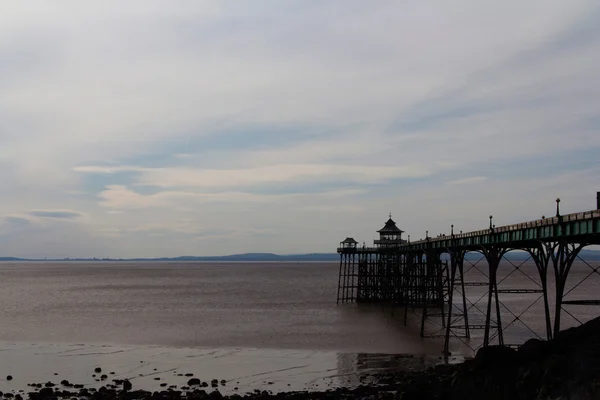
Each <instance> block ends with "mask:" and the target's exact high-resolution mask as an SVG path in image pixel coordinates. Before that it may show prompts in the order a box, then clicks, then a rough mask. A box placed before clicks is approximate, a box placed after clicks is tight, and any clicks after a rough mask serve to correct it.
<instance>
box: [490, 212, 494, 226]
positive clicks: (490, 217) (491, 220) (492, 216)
mask: <svg viewBox="0 0 600 400" xmlns="http://www.w3.org/2000/svg"><path fill="white" fill-rule="evenodd" d="M492 218H494V217H493V216H492V215H490V229H493V226H492Z"/></svg>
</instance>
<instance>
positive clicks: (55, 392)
mask: <svg viewBox="0 0 600 400" xmlns="http://www.w3.org/2000/svg"><path fill="white" fill-rule="evenodd" d="M456 370H457V366H456V365H439V366H436V367H431V368H428V369H426V370H424V371H410V372H396V373H384V374H365V375H362V376H361V384H360V385H359V386H358V387H355V388H336V389H329V390H326V391H321V392H315V391H291V392H280V393H272V392H270V391H266V390H263V391H260V390H255V391H254V392H251V393H243V394H242V393H240V394H228V395H224V394H222V393H221V392H220V391H219V387H223V386H225V385H227V384H228V383H227V382H226V381H218V380H217V379H213V380H211V381H210V382H208V381H202V380H200V379H198V378H193V377H192V378H190V379H189V381H188V385H186V386H183V387H179V388H178V387H177V386H175V385H168V384H167V383H162V384H161V386H164V387H165V390H162V391H147V390H143V389H137V388H134V387H133V385H132V383H131V382H130V381H129V380H119V379H113V380H111V383H107V384H106V385H104V386H102V387H101V388H99V389H95V388H89V389H88V388H85V387H84V385H80V384H72V383H70V382H68V381H66V380H63V381H62V382H61V383H60V384H55V383H52V382H46V383H44V384H41V383H31V384H29V387H30V390H29V391H25V390H20V391H19V393H17V394H12V393H6V394H3V396H4V398H7V399H11V400H24V399H25V398H29V399H31V400H50V399H74V398H79V399H94V400H109V399H110V400H112V399H124V400H125V399H126V400H133V399H147V400H150V399H154V400H158V399H169V400H178V399H270V398H272V399H356V398H358V399H393V398H401V399H442V398H446V397H445V396H447V393H448V392H449V389H450V387H451V381H452V377H453V376H454V374H455V372H456ZM190 375H191V374H190ZM101 378H102V379H103V380H108V376H106V375H102V376H101ZM233 390H234V391H236V390H237V388H234V389H233Z"/></svg>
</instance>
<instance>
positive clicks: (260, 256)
mask: <svg viewBox="0 0 600 400" xmlns="http://www.w3.org/2000/svg"><path fill="white" fill-rule="evenodd" d="M580 257H581V258H582V259H584V260H586V261H600V250H585V249H584V250H582V251H581V253H580ZM465 258H466V259H467V260H470V261H474V260H479V259H480V258H482V255H481V254H478V253H468V254H467V255H466V257H465ZM529 258H530V257H529V254H527V253H525V252H522V251H513V252H509V253H508V254H506V255H505V259H507V260H510V261H525V260H527V259H529ZM339 260H340V256H339V254H337V253H306V254H274V253H243V254H231V255H226V256H179V257H155V258H152V257H147V258H144V257H137V258H97V257H96V258H70V257H68V258H44V259H41V258H20V257H0V261H4V262H7V261H13V262H19V261H28V262H44V261H63V262H70V261H75V262H77V261H79V262H82V261H85V262H87V261H116V262H118V261H120V262H123V261H138V262H140V261H162V262H177V261H180V262H184V261H196V262H338V261H339Z"/></svg>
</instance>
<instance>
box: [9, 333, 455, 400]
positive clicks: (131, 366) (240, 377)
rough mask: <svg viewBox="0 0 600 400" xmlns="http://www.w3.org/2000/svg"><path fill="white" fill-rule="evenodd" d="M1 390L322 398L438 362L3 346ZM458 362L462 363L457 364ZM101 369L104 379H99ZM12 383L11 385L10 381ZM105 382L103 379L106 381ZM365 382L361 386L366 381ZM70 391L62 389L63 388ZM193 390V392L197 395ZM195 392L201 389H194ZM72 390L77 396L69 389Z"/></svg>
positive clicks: (322, 354) (323, 354) (265, 352)
mask: <svg viewBox="0 0 600 400" xmlns="http://www.w3.org/2000/svg"><path fill="white" fill-rule="evenodd" d="M0 346H1V347H0V356H1V357H2V362H1V363H0V377H1V378H0V391H2V392H4V393H12V394H14V395H16V394H18V393H19V391H20V390H22V391H23V393H27V392H28V391H32V390H34V389H35V388H32V387H31V386H30V385H31V384H34V383H39V384H41V386H42V387H43V386H44V385H45V384H46V383H47V382H52V383H54V384H56V385H57V387H61V385H60V382H61V381H63V380H67V381H69V382H70V383H71V384H78V385H83V387H84V388H86V389H88V390H89V389H92V388H95V389H100V388H101V387H103V386H104V387H108V388H110V385H113V384H115V382H114V380H117V383H118V384H119V385H116V386H117V387H119V388H120V387H121V383H120V381H122V380H129V381H130V382H131V384H132V386H133V388H134V389H143V390H147V391H160V390H166V389H168V388H172V389H177V390H182V388H183V390H184V391H186V387H189V385H188V381H189V380H190V379H191V378H198V379H200V380H201V382H208V384H209V387H208V388H204V389H205V390H207V391H208V392H210V391H212V390H214V388H212V387H211V385H210V382H211V381H213V380H217V381H218V386H217V387H218V390H219V392H220V393H222V394H234V393H239V394H244V393H248V392H254V391H256V390H258V391H271V392H274V393H277V392H284V391H285V392H287V391H300V390H308V391H322V390H327V389H334V388H340V387H349V388H355V387H357V386H358V385H359V384H360V383H361V382H362V381H363V380H364V379H365V378H364V377H366V376H369V375H372V374H377V373H387V372H397V371H411V370H422V369H424V368H426V367H427V366H431V365H435V364H438V363H440V362H442V360H440V359H439V357H436V356H425V355H422V356H415V355H385V354H374V353H371V354H364V353H360V354H357V353H337V352H327V351H305V350H269V349H249V348H243V349H241V348H237V349H236V348H230V349H225V348H222V349H211V348H204V349H202V348H173V347H169V348H168V347H154V346H106V345H84V344H72V345H68V344H62V345H52V344H16V343H1V344H0ZM454 361H455V362H458V361H460V359H454ZM96 368H101V369H102V371H101V372H100V373H97V372H95V369H96ZM9 375H10V376H11V377H12V380H7V379H6V377H7V376H9ZM102 375H106V378H105V379H101V377H102ZM361 377H363V378H362V380H361ZM63 389H65V388H63ZM193 389H194V387H191V388H190V389H189V390H190V391H193ZM196 389H197V387H196ZM70 390H74V389H73V388H70Z"/></svg>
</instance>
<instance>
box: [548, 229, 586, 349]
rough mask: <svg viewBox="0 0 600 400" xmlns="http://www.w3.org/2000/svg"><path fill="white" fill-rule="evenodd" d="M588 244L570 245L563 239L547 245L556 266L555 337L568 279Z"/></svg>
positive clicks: (558, 329)
mask: <svg viewBox="0 0 600 400" xmlns="http://www.w3.org/2000/svg"><path fill="white" fill-rule="evenodd" d="M585 245H586V244H584V243H569V242H567V239H566V238H562V239H561V240H560V241H558V242H555V243H546V244H545V246H546V251H547V252H548V253H549V254H550V258H551V259H552V264H553V266H554V278H555V280H556V307H555V309H554V337H556V335H557V334H558V332H560V317H561V313H562V304H563V297H564V294H565V285H566V283H567V277H568V276H569V271H570V270H571V266H572V265H573V262H574V261H575V259H576V258H577V255H578V254H579V252H580V251H581V249H582V248H583V247H585Z"/></svg>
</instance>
